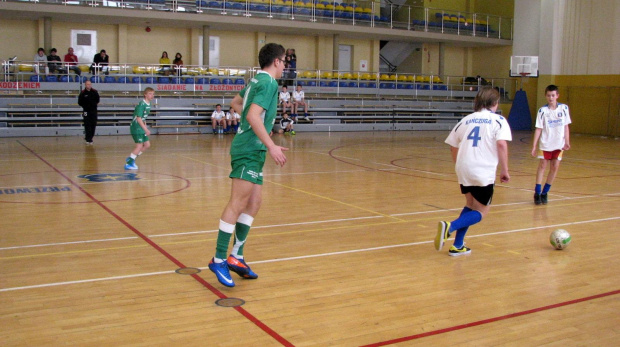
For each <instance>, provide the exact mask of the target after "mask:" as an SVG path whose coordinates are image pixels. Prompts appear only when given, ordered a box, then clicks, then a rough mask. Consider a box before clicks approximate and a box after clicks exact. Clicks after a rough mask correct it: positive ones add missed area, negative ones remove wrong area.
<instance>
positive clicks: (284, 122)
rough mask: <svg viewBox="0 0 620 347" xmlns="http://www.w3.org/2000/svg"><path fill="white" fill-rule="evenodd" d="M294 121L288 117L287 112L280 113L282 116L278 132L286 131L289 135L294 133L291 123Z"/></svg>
mask: <svg viewBox="0 0 620 347" xmlns="http://www.w3.org/2000/svg"><path fill="white" fill-rule="evenodd" d="M294 124H295V121H294V120H292V119H291V118H289V116H288V114H287V113H286V112H285V113H282V118H281V119H280V129H279V130H278V134H282V133H288V132H290V133H291V135H295V130H293V125H294Z"/></svg>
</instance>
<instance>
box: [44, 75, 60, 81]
mask: <svg viewBox="0 0 620 347" xmlns="http://www.w3.org/2000/svg"><path fill="white" fill-rule="evenodd" d="M45 82H58V77H56V76H47V78H45Z"/></svg>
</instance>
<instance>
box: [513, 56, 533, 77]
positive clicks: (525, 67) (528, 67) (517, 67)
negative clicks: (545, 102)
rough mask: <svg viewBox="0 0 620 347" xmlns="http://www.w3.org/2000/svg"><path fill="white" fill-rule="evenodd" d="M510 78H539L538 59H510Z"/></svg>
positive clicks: (529, 57)
mask: <svg viewBox="0 0 620 347" xmlns="http://www.w3.org/2000/svg"><path fill="white" fill-rule="evenodd" d="M510 77H538V57H537V56H518V55H513V56H512V57H510Z"/></svg>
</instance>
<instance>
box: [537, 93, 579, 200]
mask: <svg viewBox="0 0 620 347" xmlns="http://www.w3.org/2000/svg"><path fill="white" fill-rule="evenodd" d="M545 97H546V98H547V105H545V106H543V107H541V108H540V109H539V110H538V114H537V115H536V130H535V131H534V141H532V156H533V157H536V156H538V158H540V162H539V163H538V171H537V172H536V186H535V188H534V203H535V204H536V205H540V204H544V205H546V204H547V193H548V192H549V189H551V184H552V183H553V180H554V179H555V176H556V175H557V174H558V169H559V168H560V160H562V152H563V151H567V150H569V149H570V131H569V128H568V125H569V124H570V123H571V120H570V113H569V112H568V105H565V104H560V103H558V98H559V97H560V93H559V92H558V87H557V86H555V85H553V84H551V85H549V86H547V88H545ZM539 140H540V149H539V150H537V148H538V146H537V145H538V144H539ZM548 163H551V165H550V167H549V174H548V175H547V181H546V182H545V187H544V188H542V189H541V186H542V180H543V176H544V174H545V169H546V168H547V164H548Z"/></svg>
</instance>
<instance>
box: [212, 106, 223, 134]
mask: <svg viewBox="0 0 620 347" xmlns="http://www.w3.org/2000/svg"><path fill="white" fill-rule="evenodd" d="M211 125H212V126H213V133H214V134H217V133H218V131H217V126H218V125H221V126H222V130H221V131H220V134H221V133H223V132H224V129H226V115H225V114H224V111H222V105H220V104H217V105H215V111H213V113H212V114H211Z"/></svg>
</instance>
